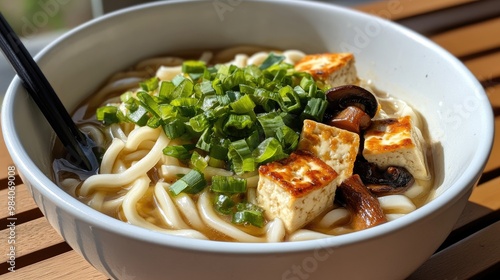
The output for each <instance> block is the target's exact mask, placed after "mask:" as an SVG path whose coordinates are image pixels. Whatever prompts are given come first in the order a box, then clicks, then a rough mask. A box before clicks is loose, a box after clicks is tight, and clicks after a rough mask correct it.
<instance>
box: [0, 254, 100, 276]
mask: <svg viewBox="0 0 500 280" xmlns="http://www.w3.org/2000/svg"><path fill="white" fill-rule="evenodd" d="M0 277H2V279H86V280H87V279H89V280H90V279H92V280H105V279H108V278H107V277H105V276H104V275H103V274H102V273H100V272H99V271H97V270H96V269H95V268H94V267H92V266H91V265H90V264H89V263H88V262H87V261H85V259H84V258H82V257H81V256H80V255H78V254H77V253H76V252H75V251H69V252H66V253H63V254H60V255H57V256H55V257H52V258H49V259H46V260H43V261H41V262H38V263H35V264H32V265H29V266H26V267H24V268H21V269H19V270H16V271H15V272H10V273H7V274H4V275H1V276H0Z"/></svg>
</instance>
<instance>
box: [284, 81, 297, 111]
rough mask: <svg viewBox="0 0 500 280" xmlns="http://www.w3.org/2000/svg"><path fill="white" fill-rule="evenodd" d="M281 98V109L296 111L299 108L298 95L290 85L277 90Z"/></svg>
mask: <svg viewBox="0 0 500 280" xmlns="http://www.w3.org/2000/svg"><path fill="white" fill-rule="evenodd" d="M279 94H280V95H281V100H283V111H285V112H297V111H299V110H300V108H301V105H300V97H299V95H298V94H297V93H296V92H295V91H294V90H293V88H292V87H291V86H285V87H282V88H281V89H280V90H279Z"/></svg>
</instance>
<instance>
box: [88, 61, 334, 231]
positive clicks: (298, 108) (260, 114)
mask: <svg viewBox="0 0 500 280" xmlns="http://www.w3.org/2000/svg"><path fill="white" fill-rule="evenodd" d="M284 59H285V58H284V56H282V55H277V54H274V53H271V54H270V55H269V56H268V57H267V58H266V59H265V60H264V62H263V63H262V65H260V66H255V65H249V66H246V67H243V68H239V67H237V66H235V65H223V64H220V65H215V66H208V65H206V64H205V63H204V62H202V61H193V60H189V61H185V62H184V63H183V64H182V74H179V75H177V76H176V77H174V78H173V79H172V81H160V80H159V79H158V78H157V77H153V78H150V79H148V80H145V81H143V82H141V83H140V84H139V90H138V91H137V92H131V91H127V92H125V93H123V94H122V95H121V96H120V99H121V102H122V103H121V104H119V105H116V104H110V105H107V106H104V107H101V108H98V109H97V119H98V120H99V121H102V122H103V123H104V124H105V125H109V124H112V123H119V122H131V123H134V124H136V125H138V126H150V127H152V128H157V127H161V128H162V129H163V131H164V133H165V134H166V135H167V137H169V138H170V139H176V138H180V140H181V141H180V143H192V144H189V145H178V146H168V147H166V148H165V149H164V150H163V153H164V154H165V155H168V156H172V157H175V158H177V159H179V160H181V161H182V162H183V163H184V164H185V165H188V166H190V167H191V168H194V169H193V170H192V171H190V172H189V173H188V174H185V175H183V176H182V177H181V178H180V179H179V180H177V181H176V182H175V183H174V184H172V185H171V186H170V192H171V193H172V194H173V195H178V194H179V193H181V192H185V193H189V194H195V193H198V192H200V191H202V190H203V189H204V188H205V187H206V185H207V183H206V181H205V178H204V175H203V170H205V169H206V168H207V167H209V166H210V167H217V168H225V169H230V170H232V171H234V172H235V173H236V174H238V175H241V174H244V173H247V172H254V171H256V170H257V169H258V167H259V166H260V165H262V164H265V163H268V162H271V161H276V160H279V159H282V158H286V157H288V155H289V154H290V153H291V152H293V151H294V150H295V149H296V148H297V145H298V140H299V134H300V129H301V127H302V125H301V122H302V121H303V120H304V119H313V120H316V121H321V120H322V119H323V115H324V112H325V109H326V107H327V105H328V102H327V101H326V97H325V93H324V91H323V90H321V89H319V88H318V86H317V84H316V82H315V81H314V79H313V78H312V76H311V75H310V74H308V73H305V72H298V71H295V70H294V68H293V65H291V64H287V63H285V62H284ZM211 181H212V187H211V190H212V191H213V192H215V193H217V197H216V199H215V202H214V207H215V208H216V209H217V210H218V211H219V212H221V213H225V214H231V215H232V220H233V222H234V223H237V224H252V225H255V226H259V227H261V226H263V224H264V218H263V215H262V210H261V209H260V208H258V207H257V206H255V205H253V206H252V205H250V204H248V203H243V204H242V203H241V201H240V200H241V197H240V198H238V199H235V196H238V195H240V194H237V195H236V194H235V193H244V192H245V191H246V180H243V179H237V178H232V177H222V176H215V177H214V178H212V180H211Z"/></svg>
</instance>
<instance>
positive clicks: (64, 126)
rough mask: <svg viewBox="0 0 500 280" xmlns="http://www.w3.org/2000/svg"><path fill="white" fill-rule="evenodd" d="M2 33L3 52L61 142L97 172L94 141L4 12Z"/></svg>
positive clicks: (79, 162) (0, 21)
mask: <svg viewBox="0 0 500 280" xmlns="http://www.w3.org/2000/svg"><path fill="white" fill-rule="evenodd" d="M0 33H1V36H0V47H1V49H2V50H3V52H4V54H5V56H6V57H7V59H8V60H9V61H10V63H11V64H12V66H13V68H14V70H15V71H16V73H17V75H18V76H19V78H20V79H21V81H22V83H23V86H24V87H25V88H26V91H27V92H28V93H29V94H30V96H31V97H32V98H33V100H34V101H35V103H36V104H37V105H38V107H39V108H40V110H41V111H42V113H43V115H44V116H45V118H46V119H47V121H48V122H49V124H50V125H51V126H52V128H53V129H54V131H55V133H56V135H57V136H58V137H59V139H60V141H61V143H62V144H63V145H64V146H65V148H66V149H67V150H68V152H69V154H70V155H71V156H72V157H73V158H74V160H75V161H76V164H77V165H78V166H80V167H83V168H85V169H87V170H95V169H96V166H97V160H96V158H95V155H94V153H93V152H92V143H91V142H92V141H91V140H90V139H89V138H88V137H87V136H86V135H85V134H83V133H82V132H81V131H80V130H79V129H78V127H77V126H76V124H75V123H74V122H73V120H72V119H71V116H70V115H69V113H68V112H67V111H66V108H65V107H64V105H63V104H62V102H61V100H60V99H59V97H58V96H57V94H56V93H55V91H54V89H53V88H52V86H51V85H50V83H49V81H48V80H47V78H46V77H45V75H44V74H43V73H42V71H41V70H40V68H39V67H38V65H37V64H36V62H35V61H34V60H33V58H32V57H31V55H30V54H29V52H28V51H27V50H26V47H25V46H24V45H23V43H22V42H21V40H20V39H19V37H18V36H17V35H16V33H15V32H14V31H13V30H12V28H11V27H10V25H9V24H8V23H7V21H6V20H5V18H4V16H3V15H2V13H0Z"/></svg>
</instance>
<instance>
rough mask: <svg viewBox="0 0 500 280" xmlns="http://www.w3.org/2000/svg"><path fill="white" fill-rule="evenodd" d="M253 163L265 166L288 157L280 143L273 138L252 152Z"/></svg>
mask: <svg viewBox="0 0 500 280" xmlns="http://www.w3.org/2000/svg"><path fill="white" fill-rule="evenodd" d="M252 155H253V157H254V158H255V162H257V163H260V164H265V163H268V162H272V161H276V160H280V159H283V158H286V157H288V155H287V154H285V153H284V152H283V147H282V146H281V143H280V142H279V141H278V140H277V139H276V138H273V137H270V138H267V139H266V140H264V141H263V142H262V143H260V145H259V146H258V147H257V148H256V149H255V150H254V151H253V152H252Z"/></svg>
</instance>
